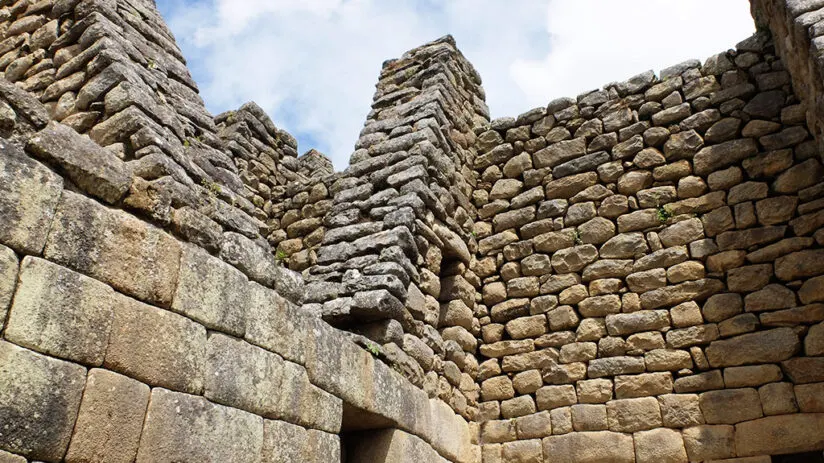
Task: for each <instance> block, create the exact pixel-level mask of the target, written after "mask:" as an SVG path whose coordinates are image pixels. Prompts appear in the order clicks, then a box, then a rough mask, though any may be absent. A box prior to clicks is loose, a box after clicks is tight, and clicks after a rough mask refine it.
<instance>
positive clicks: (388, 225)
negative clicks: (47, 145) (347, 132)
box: [281, 37, 486, 415]
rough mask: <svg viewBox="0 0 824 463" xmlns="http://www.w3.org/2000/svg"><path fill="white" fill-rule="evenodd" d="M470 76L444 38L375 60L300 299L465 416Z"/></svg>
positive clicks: (477, 106)
mask: <svg viewBox="0 0 824 463" xmlns="http://www.w3.org/2000/svg"><path fill="white" fill-rule="evenodd" d="M479 84H480V81H479V79H478V78H477V74H476V73H475V72H474V69H472V67H471V65H469V63H468V62H466V60H465V59H464V58H463V57H462V56H461V55H460V53H459V52H458V51H457V49H456V48H455V46H454V41H453V40H452V39H451V37H447V38H444V39H441V40H438V41H435V42H432V43H430V44H427V45H424V46H422V47H420V48H417V49H415V50H413V51H411V52H409V53H407V54H405V55H404V56H403V57H402V58H400V59H399V60H394V61H389V62H387V63H386V64H385V65H384V68H383V71H382V73H381V78H380V81H379V83H378V86H377V92H376V94H375V99H374V102H373V106H372V108H373V109H372V111H371V113H370V115H369V118H368V121H367V123H366V125H365V127H364V129H363V131H362V133H361V137H360V139H359V140H358V143H357V145H356V151H355V153H354V154H353V156H352V160H351V165H350V166H349V168H348V169H347V170H346V171H344V172H343V173H342V174H341V175H340V177H339V178H337V179H335V180H334V182H333V183H332V184H331V186H330V187H329V191H330V194H331V197H332V198H333V200H332V206H331V209H330V210H329V213H328V214H327V215H326V217H325V219H324V226H325V228H326V231H325V233H324V234H323V241H322V244H321V246H320V248H319V249H318V250H317V254H316V259H317V264H316V265H314V266H313V267H311V268H310V270H309V277H308V279H309V282H308V285H307V302H308V304H306V305H305V306H304V308H305V309H306V310H310V311H313V312H315V313H318V314H319V315H320V316H321V317H323V319H324V320H327V321H329V322H330V323H332V324H333V325H335V326H338V327H342V328H345V329H348V330H351V331H353V332H356V333H359V334H361V335H363V336H364V337H365V339H363V340H362V343H364V344H365V345H366V346H367V347H369V346H370V345H373V346H374V347H375V348H378V347H379V348H380V349H379V350H380V353H379V354H378V355H380V356H381V357H382V358H384V359H385V360H386V361H387V362H389V363H390V364H391V365H394V366H395V367H396V368H397V369H398V370H399V371H402V372H403V373H404V374H405V375H406V376H407V377H408V378H409V379H410V381H411V382H412V383H413V384H416V385H418V386H420V387H422V388H423V389H424V390H426V391H427V392H428V393H429V394H430V396H433V397H435V396H437V397H440V398H441V399H443V400H444V401H447V402H449V403H450V404H451V405H452V406H453V408H454V409H455V410H456V411H458V412H459V413H462V414H464V415H469V414H470V413H472V411H471V410H472V409H473V408H474V405H475V403H476V399H477V385H476V383H475V381H474V379H473V375H472V374H468V373H467V372H470V373H471V372H474V371H475V370H477V361H476V360H475V357H474V352H475V350H476V348H477V346H476V343H475V338H476V336H477V334H479V326H477V322H476V321H475V319H474V317H473V313H472V309H473V307H474V304H475V299H476V293H477V291H476V289H475V288H474V287H473V286H471V285H469V284H468V283H466V280H464V279H463V277H462V275H463V274H464V272H466V271H467V267H468V264H469V262H470V260H471V254H470V249H469V247H468V246H467V244H466V242H467V241H469V237H470V235H469V230H471V227H472V223H473V222H472V218H473V217H474V207H473V206H472V205H471V203H470V202H469V199H468V198H469V195H470V192H471V191H472V188H473V187H472V183H471V182H473V180H474V178H472V177H470V178H469V179H466V178H464V172H468V173H470V174H472V175H473V176H474V173H473V172H471V171H469V170H467V169H461V168H460V167H461V166H464V165H466V164H467V163H471V160H472V157H473V156H474V152H473V150H472V145H473V143H474V132H473V127H474V126H475V124H476V122H475V121H476V120H477V119H478V118H482V119H485V118H486V113H485V111H486V107H485V105H483V100H482V95H483V94H482V93H480V87H479ZM455 140H458V141H455ZM467 159H468V161H467ZM458 160H460V162H459V161H458ZM299 223H300V222H296V223H295V224H292V225H291V226H295V225H296V224H299ZM287 231H288V227H287ZM282 245H283V243H281V246H282ZM473 251H474V249H473ZM472 330H474V331H475V334H472V333H471V331H472ZM467 341H470V342H467ZM376 353H377V350H376Z"/></svg>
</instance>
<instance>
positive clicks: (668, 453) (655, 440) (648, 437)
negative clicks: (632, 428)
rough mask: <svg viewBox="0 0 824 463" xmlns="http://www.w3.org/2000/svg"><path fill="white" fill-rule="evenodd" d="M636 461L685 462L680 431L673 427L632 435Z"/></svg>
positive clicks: (685, 455)
mask: <svg viewBox="0 0 824 463" xmlns="http://www.w3.org/2000/svg"><path fill="white" fill-rule="evenodd" d="M633 439H634V441H635V462H636V463H687V451H686V449H685V448H684V439H683V438H682V437H681V433H680V432H678V431H676V430H673V429H652V430H650V431H640V432H636V433H635V434H634V435H633Z"/></svg>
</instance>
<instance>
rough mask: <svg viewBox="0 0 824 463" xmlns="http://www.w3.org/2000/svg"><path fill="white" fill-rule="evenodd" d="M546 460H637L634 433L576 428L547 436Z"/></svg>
mask: <svg viewBox="0 0 824 463" xmlns="http://www.w3.org/2000/svg"><path fill="white" fill-rule="evenodd" d="M543 447H544V461H545V462H546V463H602V462H607V461H608V462H612V463H635V448H634V447H633V442H632V436H630V435H627V434H621V433H617V432H610V431H597V432H576V433H571V434H565V435H563V436H550V437H547V438H545V439H544V440H543Z"/></svg>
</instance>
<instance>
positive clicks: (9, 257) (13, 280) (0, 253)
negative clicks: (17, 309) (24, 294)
mask: <svg viewBox="0 0 824 463" xmlns="http://www.w3.org/2000/svg"><path fill="white" fill-rule="evenodd" d="M19 266H20V262H18V261H17V255H15V254H14V251H12V250H11V248H7V247H5V246H3V245H0V331H2V330H3V327H4V326H5V323H6V315H7V314H8V310H9V305H10V304H11V297H12V296H13V295H14V287H15V285H16V284H17V270H18V267H19Z"/></svg>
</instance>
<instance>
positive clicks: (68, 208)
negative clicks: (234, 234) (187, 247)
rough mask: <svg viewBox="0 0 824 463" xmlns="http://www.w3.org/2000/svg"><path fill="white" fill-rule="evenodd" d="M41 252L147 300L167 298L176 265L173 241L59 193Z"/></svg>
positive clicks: (174, 282) (114, 213)
mask: <svg viewBox="0 0 824 463" xmlns="http://www.w3.org/2000/svg"><path fill="white" fill-rule="evenodd" d="M90 230H94V232H93V233H92V232H90ZM43 254H44V256H45V257H46V258H47V259H49V260H51V261H53V262H56V263H58V264H61V265H67V266H69V267H71V268H73V269H74V270H77V271H78V272H80V273H83V274H86V275H89V276H91V277H93V278H95V279H97V280H100V281H102V282H104V283H108V284H109V285H111V286H113V287H114V288H115V289H117V290H120V291H122V292H124V293H126V294H129V295H132V296H134V297H136V298H138V299H141V300H144V301H146V302H149V303H153V304H158V305H160V306H163V307H168V306H169V305H170V304H171V302H172V294H173V293H174V290H175V286H176V285H177V277H178V267H179V266H180V244H179V243H178V242H177V240H175V239H174V238H172V237H171V236H169V235H167V234H166V233H164V232H163V231H161V230H159V229H157V228H155V227H153V226H151V225H148V224H147V223H146V222H143V221H142V220H139V219H137V218H135V217H134V216H132V215H129V214H126V213H125V212H120V211H115V210H112V209H107V208H104V207H103V206H101V205H99V204H97V203H96V202H94V201H92V200H91V199H88V198H85V197H83V196H80V195H76V194H74V193H70V192H66V193H64V194H63V198H62V200H61V201H60V206H59V207H58V210H57V215H56V216H55V222H54V225H53V226H52V228H51V231H50V232H49V237H48V240H47V242H46V248H45V250H44V251H43Z"/></svg>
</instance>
